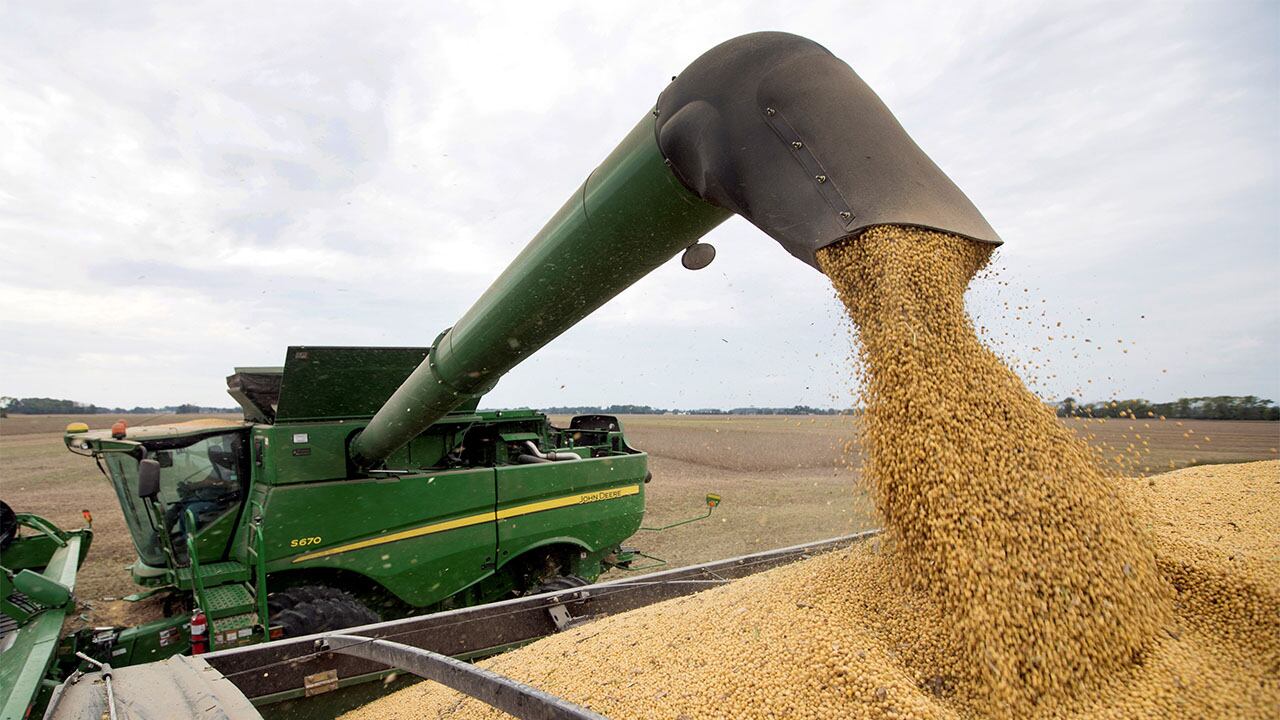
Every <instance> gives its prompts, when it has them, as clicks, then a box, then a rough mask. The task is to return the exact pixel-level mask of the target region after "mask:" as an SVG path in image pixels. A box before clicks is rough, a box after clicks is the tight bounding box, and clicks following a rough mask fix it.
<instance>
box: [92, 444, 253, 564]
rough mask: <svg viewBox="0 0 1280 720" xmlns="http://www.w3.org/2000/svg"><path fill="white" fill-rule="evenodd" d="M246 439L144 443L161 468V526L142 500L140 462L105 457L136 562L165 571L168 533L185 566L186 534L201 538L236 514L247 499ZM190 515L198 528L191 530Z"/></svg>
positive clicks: (127, 457)
mask: <svg viewBox="0 0 1280 720" xmlns="http://www.w3.org/2000/svg"><path fill="white" fill-rule="evenodd" d="M243 438H244V434H243V433H242V432H240V431H236V432H230V433H222V434H218V435H206V436H203V437H195V438H170V439H164V440H153V441H149V442H147V443H146V448H147V457H150V458H153V459H155V460H156V461H158V462H159V463H160V493H159V495H158V497H157V500H159V508H158V510H159V513H158V514H159V522H160V524H161V525H162V527H159V528H157V527H156V522H155V520H153V519H152V516H151V515H150V513H148V511H147V508H146V504H145V501H144V500H142V499H141V498H139V497H138V495H137V488H138V458H137V457H136V456H133V455H126V454H124V453H107V455H106V461H107V465H108V467H109V468H110V470H111V475H112V477H113V478H115V479H116V482H115V483H113V484H114V485H115V487H116V494H117V495H118V496H119V498H120V503H121V507H122V508H124V510H125V520H126V521H127V522H128V524H129V530H130V532H131V533H132V534H133V540H134V546H135V547H136V548H137V550H138V556H139V557H141V558H142V560H143V562H145V563H146V564H148V565H152V566H158V567H163V566H164V565H165V564H166V563H165V556H164V545H163V544H162V542H161V536H160V531H163V532H167V533H169V536H170V538H171V539H172V544H173V550H174V553H175V554H176V555H177V556H178V557H177V559H178V561H179V562H185V561H186V555H187V548H186V537H185V535H186V533H187V532H198V531H200V530H202V529H204V528H206V527H208V526H209V525H211V524H213V523H214V522H216V521H218V520H219V519H221V518H222V517H223V516H225V515H227V514H229V513H232V512H235V511H236V510H237V509H238V508H239V507H240V501H241V498H242V497H243V496H244V480H245V479H246V477H247V473H246V470H247V468H245V467H244V462H245V455H244V452H243V450H244V439H243ZM188 511H190V512H191V514H192V516H193V517H194V520H195V527H194V528H191V527H188V525H187V522H186V519H185V517H186V514H187V512H188Z"/></svg>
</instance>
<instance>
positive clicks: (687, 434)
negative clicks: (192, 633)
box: [0, 415, 1280, 617]
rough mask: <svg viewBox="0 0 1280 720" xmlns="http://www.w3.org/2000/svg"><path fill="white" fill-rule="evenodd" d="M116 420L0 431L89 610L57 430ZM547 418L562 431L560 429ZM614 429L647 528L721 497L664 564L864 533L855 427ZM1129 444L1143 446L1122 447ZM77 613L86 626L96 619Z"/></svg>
mask: <svg viewBox="0 0 1280 720" xmlns="http://www.w3.org/2000/svg"><path fill="white" fill-rule="evenodd" d="M126 417H127V419H128V421H129V423H130V425H135V426H136V425H143V424H147V423H148V422H153V423H154V422H162V421H163V422H171V421H173V420H174V419H175V416H172V415H167V416H151V417H144V416H126ZM192 417H193V416H192ZM115 419H116V417H115V416H108V415H99V416H90V417H87V418H79V417H69V416H25V417H24V416H15V417H10V418H5V419H0V499H3V500H5V501H6V502H8V503H9V504H10V505H11V506H12V507H13V508H14V509H15V510H16V511H18V512H30V513H35V514H38V515H43V516H45V517H47V518H49V519H51V520H53V521H54V522H56V523H58V524H59V525H61V526H63V527H79V526H80V525H81V524H82V523H83V521H82V519H81V516H80V511H81V509H88V510H90V511H91V512H92V513H93V518H94V530H95V537H94V541H93V548H92V550H91V552H90V554H89V558H88V560H87V561H86V562H85V565H84V567H83V568H82V569H81V572H80V576H79V588H78V593H77V595H78V596H79V597H80V598H81V599H82V600H85V601H89V602H90V603H95V602H99V601H100V600H101V599H102V598H104V597H111V598H118V597H121V596H123V595H127V594H129V593H131V592H134V591H135V589H136V588H135V587H134V585H133V584H132V581H131V580H130V578H129V573H128V571H127V570H126V567H127V566H128V565H129V564H130V563H131V562H132V561H133V559H134V551H133V546H132V543H131V541H130V539H129V536H128V532H127V530H126V528H125V524H124V518H123V516H122V515H121V513H120V509H119V506H118V503H117V501H116V498H115V494H114V493H113V491H112V489H111V487H110V485H108V484H107V482H106V480H104V479H103V478H102V476H101V475H100V474H99V472H98V469H97V467H95V465H94V463H93V461H92V460H90V459H88V458H84V457H80V456H76V455H72V454H71V453H69V452H68V451H67V450H66V449H65V447H63V444H62V439H61V432H62V429H63V428H64V427H65V426H66V425H67V423H69V422H72V421H76V420H83V421H85V422H88V423H89V424H90V426H91V427H94V428H99V427H109V426H110V424H111V423H112V422H113V421H114V420H115ZM176 419H178V420H183V419H190V417H187V416H178V417H177V418H176ZM553 419H554V420H556V421H558V422H564V423H567V418H562V417H556V418H553ZM1068 422H1070V423H1071V425H1072V426H1073V427H1074V428H1075V429H1076V430H1077V431H1078V432H1080V433H1082V434H1085V435H1087V434H1090V433H1092V434H1095V435H1096V436H1097V437H1096V438H1095V440H1094V442H1097V443H1107V444H1108V445H1109V446H1111V447H1118V448H1125V447H1126V446H1128V445H1129V444H1131V443H1132V444H1134V445H1135V446H1141V447H1145V448H1146V449H1148V450H1149V452H1148V454H1147V455H1146V456H1145V458H1144V460H1143V463H1142V464H1143V465H1145V466H1148V467H1151V468H1152V472H1159V471H1161V470H1167V469H1169V468H1170V463H1172V464H1173V466H1174V467H1185V466H1187V465H1190V464H1205V463H1220V462H1242V461H1248V460H1266V459H1273V458H1275V457H1276V446H1277V445H1278V444H1280V424H1278V423H1264V422H1235V421H1193V420H1185V421H1174V420H1167V421H1159V420H1157V419H1149V420H1141V419H1140V420H1137V421H1124V420H1110V421H1107V422H1106V423H1098V422H1085V421H1081V420H1071V421H1068ZM1179 422H1180V423H1181V424H1178V423H1179ZM624 424H625V428H626V431H627V436H628V439H629V440H630V442H631V444H632V445H633V446H635V447H637V448H639V449H641V450H645V451H647V452H648V453H649V454H650V469H651V470H652V472H653V481H652V482H651V483H650V484H649V485H648V487H647V492H648V515H647V517H646V524H647V525H651V526H660V525H666V524H669V523H673V522H676V521H679V520H683V519H686V518H689V517H693V516H695V515H698V514H701V513H702V512H703V511H704V508H705V505H704V497H705V495H706V494H707V493H712V492H713V493H718V494H719V495H721V496H722V497H723V503H722V504H721V505H720V507H719V508H717V509H716V511H715V512H714V514H713V515H712V516H711V517H710V518H709V519H707V520H703V521H701V522H696V523H691V524H689V525H684V526H681V527H678V528H674V529H671V530H668V531H665V532H641V533H639V534H638V535H637V536H636V537H634V538H633V539H632V540H631V541H630V542H629V544H631V545H635V546H637V547H639V548H641V549H642V550H644V551H645V552H646V553H649V554H651V555H654V556H657V557H660V558H663V559H665V560H667V561H668V562H669V563H671V564H672V565H686V564H691V563H697V562H704V561H708V560H715V559H720V558H725V557H732V556H735V555H741V554H745V553H750V552H755V551H758V550H765V549H769V548H775V547H784V546H787V545H794V544H797V543H802V542H806V541H810V540H818V539H822V538H827V537H833V536H836V535H842V534H846V533H851V532H857V531H859V530H863V529H867V528H871V527H875V526H876V521H875V519H874V517H873V515H872V504H871V501H870V498H869V497H868V496H867V493H866V490H865V489H864V488H863V487H862V486H861V485H860V483H859V482H858V466H859V463H860V459H859V457H858V454H857V451H856V445H853V446H852V452H850V453H846V451H845V447H846V445H847V444H849V443H850V441H851V440H852V438H854V436H855V433H856V427H855V420H854V418H851V417H841V416H818V417H794V416H689V415H680V416H669V415H666V416H631V417H626V418H624ZM1147 425H1149V426H1150V427H1146V426H1147ZM1135 435H1141V436H1142V437H1141V438H1137V439H1135V437H1134V436H1135ZM1206 437H1207V438H1209V439H1208V440H1206V439H1205V438H1206ZM1143 441H1145V442H1146V443H1147V444H1146V445H1145V446H1143V445H1142V443H1143ZM1196 445H1199V446H1200V447H1199V448H1196V447H1195V446H1196ZM1104 452H1106V453H1107V454H1110V455H1114V454H1115V451H1110V450H1104ZM1141 470H1142V467H1136V468H1135V469H1134V471H1135V472H1140V471H1141ZM101 607H102V608H105V607H106V605H105V604H102V605H101ZM87 609H88V610H89V614H90V616H91V617H93V616H95V615H96V614H97V613H96V608H94V607H89V608H87Z"/></svg>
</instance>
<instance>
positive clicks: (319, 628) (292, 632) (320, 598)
mask: <svg viewBox="0 0 1280 720" xmlns="http://www.w3.org/2000/svg"><path fill="white" fill-rule="evenodd" d="M267 609H268V611H269V612H270V614H271V624H272V625H279V626H280V627H281V629H282V630H283V631H284V636H285V637H299V636H301V635H311V634H313V633H319V632H329V631H331V630H342V629H345V628H349V627H355V626H357V625H368V624H369V623H376V622H378V621H379V620H381V619H382V618H379V617H378V614H377V613H375V612H374V611H372V610H370V609H369V608H368V607H366V606H365V605H364V604H363V603H361V602H360V601H359V600H357V599H355V597H353V596H352V595H351V594H350V593H348V592H345V591H343V590H338V589H337V588H331V587H325V586H323V585H299V586H297V587H291V588H288V589H287V590H282V591H280V592H277V593H271V595H269V596H268V597H267Z"/></svg>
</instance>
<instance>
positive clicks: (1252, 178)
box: [0, 2, 1280, 406]
mask: <svg viewBox="0 0 1280 720" xmlns="http://www.w3.org/2000/svg"><path fill="white" fill-rule="evenodd" d="M760 29H781V30H787V31H791V32H797V33H800V34H804V35H807V36H810V37H813V38H814V39H816V40H818V41H819V42H822V43H823V44H825V45H827V46H828V47H829V48H831V49H832V50H833V51H834V52H835V53H836V54H837V55H839V56H840V57H842V58H844V59H845V60H847V61H848V62H850V64H851V65H853V67H854V68H855V69H857V70H858V72H859V73H861V74H862V76H863V77H864V78H865V79H866V80H867V81H868V82H869V83H870V84H871V85H872V87H874V88H876V90H877V92H879V93H880V95H881V96H882V97H883V98H884V99H885V101H886V102H887V103H888V105H889V106H890V107H891V108H892V109H893V110H894V111H895V113H896V114H897V115H898V117H899V119H900V120H902V122H903V124H904V125H905V126H906V127H907V129H908V130H909V131H910V132H911V133H912V134H913V136H914V137H915V138H916V139H917V141H918V142H919V143H920V144H921V146H922V147H924V148H925V150H926V151H927V152H928V153H929V154H930V155H931V156H932V157H933V158H934V159H935V160H936V161H937V162H938V163H939V164H940V165H941V166H942V167H943V168H944V169H945V170H946V171H947V172H948V173H949V174H951V175H952V176H953V178H954V179H955V180H956V181H957V183H958V184H959V185H960V186H961V187H962V188H964V189H965V191H966V192H967V193H968V194H969V195H970V196H971V197H972V198H973V199H974V201H975V202H976V204H977V205H978V206H979V207H981V208H982V209H983V211H984V213H985V214H986V215H987V216H988V218H989V219H990V220H991V221H992V223H993V224H994V225H995V226H996V227H997V229H998V230H999V231H1000V232H1001V234H1002V235H1003V236H1004V237H1005V239H1006V240H1007V245H1006V247H1005V248H1004V250H1003V251H1002V252H1001V257H1002V259H1001V263H1000V278H1001V279H1003V280H1004V281H1006V282H1009V283H1010V285H1009V286H1000V285H994V284H992V285H988V286H985V287H979V288H976V289H975V290H974V292H973V294H972V297H971V306H972V307H973V310H974V311H975V313H976V314H977V316H978V318H979V321H980V322H981V323H983V324H985V325H988V326H990V328H991V330H992V332H993V333H994V336H995V337H996V338H998V339H1000V341H1001V342H1002V343H1003V345H1002V347H1003V348H1005V349H1006V351H1007V352H1009V353H1011V354H1012V355H1017V356H1023V357H1035V358H1040V359H1043V360H1044V362H1045V363H1047V364H1048V365H1049V366H1050V369H1048V370H1044V371H1042V372H1041V374H1042V375H1043V376H1044V377H1042V378H1040V379H1039V382H1038V387H1039V389H1040V390H1041V392H1043V393H1045V394H1046V395H1047V396H1059V395H1063V394H1068V393H1071V392H1073V391H1075V390H1076V389H1077V388H1078V387H1080V386H1086V387H1087V388H1099V387H1103V386H1105V388H1104V389H1103V390H1102V391H1101V392H1117V393H1120V394H1124V395H1146V396H1150V397H1154V398H1161V399H1162V398H1168V397H1175V396H1178V395H1195V394H1211V393H1212V394H1216V393H1222V392H1236V393H1250V394H1263V395H1269V396H1273V397H1277V398H1278V399H1280V373H1277V372H1276V366H1275V362H1274V359H1273V358H1274V357H1275V353H1276V350H1278V349H1280V283H1277V282H1276V281H1277V277H1276V275H1277V270H1278V269H1280V243H1277V241H1276V239H1277V237H1280V214H1278V213H1277V210H1276V208H1277V201H1278V200H1280V180H1278V169H1277V164H1278V160H1277V159H1278V158H1280V130H1278V129H1277V128H1280V122H1277V120H1280V90H1278V89H1277V88H1280V52H1278V51H1277V49H1276V47H1275V45H1274V37H1276V35H1277V33H1278V32H1280V10H1277V9H1276V7H1275V6H1274V5H1271V4H1266V3H1259V4H1243V3H1236V4H1231V5H1218V4H1185V5H1182V4H1175V5H1168V4H1164V3H1159V4H1142V3H1138V4H1127V5H1125V6H1123V7H1120V6H1116V5H1114V4H1079V3H1073V4H1071V5H1069V6H1063V5H1061V4H1059V3H1048V2H1044V3H1022V2H1019V3H1003V4H988V3H983V4H964V3H953V4H946V5H938V4H936V3H880V4H871V3H858V4H852V5H850V4H849V3H837V2H815V3H806V4H805V5H804V6H803V7H784V6H781V5H777V4H771V3H763V2H747V3H727V2H725V3H714V2H713V3H700V4H698V5H697V6H695V7H684V8H681V9H680V10H679V11H675V10H665V9H662V8H655V7H651V6H645V7H643V8H642V7H639V6H629V5H626V4H617V3H603V4H602V3H594V4H589V3H554V4H550V5H548V4H528V3H525V4H519V3H512V4H503V5H500V6H474V5H472V4H467V3H457V2H455V3H447V2H446V3H431V4H422V3H405V4H402V5H392V4H383V5H378V6H366V5H363V4H356V3H338V4H325V5H321V6H317V5H314V4H301V3H297V4H292V3H286V4H278V5H268V6H261V5H248V4H237V3H197V4H182V5H175V4H167V3H154V4H146V3H130V4H125V5H115V4H110V5H108V4H102V5H98V4H91V5H79V6H75V7H71V6H57V5H52V4H47V3H40V4H16V5H9V6H6V7H5V8H4V9H3V10H0V43H3V46H4V47H5V48H6V52H5V53H4V54H3V57H0V135H3V136H4V137H5V138H6V141H5V143H3V144H2V145H0V252H2V253H3V258H4V262H3V263H0V333H3V336H4V337H5V339H6V342H5V343H4V346H5V347H4V350H2V351H0V377H3V378H4V388H3V390H4V392H5V394H18V395H49V396H55V397H70V398H74V399H78V400H82V401H87V402H95V403H99V404H112V405H130V406H131V405H136V404H168V403H174V402H185V401H192V402H199V403H203V404H227V398H226V396H225V394H224V391H223V385H222V377H223V376H224V375H225V374H226V373H227V372H228V371H229V370H230V368H231V367H233V366H234V365H263V364H275V363H278V362H279V361H280V359H281V358H283V354H284V348H285V346H286V345H288V344H353V345H354V344H383V345H415V344H418V345H420V344H427V343H429V342H430V341H431V339H432V338H434V337H435V336H436V334H437V333H438V332H439V331H440V330H441V329H443V328H445V327H448V326H449V325H450V324H452V323H453V322H454V320H456V319H457V318H458V317H459V316H461V314H462V313H463V312H464V311H465V310H466V309H467V307H468V306H469V305H470V303H471V302H472V301H474V299H475V298H477V297H478V296H479V295H480V293H481V292H482V291H483V289H484V288H485V287H486V286H487V285H488V283H489V282H491V281H492V280H493V279H495V278H496V277H497V276H498V274H499V273H500V272H501V271H502V269H503V267H505V265H506V263H507V262H508V261H509V260H510V258H512V257H514V255H515V254H516V253H517V252H519V250H520V249H521V248H522V247H523V246H524V245H525V243H526V242H527V241H528V239H529V238H530V237H532V235H533V234H534V233H536V232H537V230H538V229H539V228H540V227H541V226H542V224H543V223H544V222H546V220H547V218H549V217H550V216H551V214H552V213H553V212H554V211H555V210H556V209H557V208H558V207H560V205H561V204H562V203H563V202H564V201H565V199H566V198H568V197H569V196H570V195H571V194H572V193H573V192H574V191H575V189H576V188H578V186H579V185H580V184H581V182H582V181H583V179H584V178H585V177H586V175H587V174H588V173H589V172H590V171H591V169H592V168H593V167H594V166H595V165H596V163H598V162H599V161H600V160H601V159H602V158H603V157H604V156H605V155H606V154H607V153H608V152H609V150H611V149H612V148H613V146H614V145H615V144H616V143H617V141H618V140H619V139H620V138H621V137H622V136H623V135H624V134H625V133H626V132H627V130H629V129H630V128H631V127H632V125H633V124H634V123H635V122H636V121H637V120H639V119H640V118H641V117H643V116H644V114H645V113H646V112H647V110H648V109H649V107H651V105H652V102H653V100H654V98H655V97H656V95H657V93H658V92H659V91H660V90H661V88H662V87H663V85H664V84H665V82H666V81H667V79H668V78H669V77H670V76H671V75H672V74H675V73H676V72H678V71H679V70H680V69H682V68H683V67H684V65H686V64H687V63H688V62H689V61H690V60H692V59H693V58H694V57H696V56H697V55H698V54H699V53H700V52H702V51H703V50H705V49H707V48H709V47H710V46H711V45H713V44H715V43H716V42H719V41H721V40H724V39H726V38H728V37H731V36H733V35H736V34H740V33H744V32H749V31H753V30H760ZM1224 38H1227V39H1229V41H1227V42H1224V41H1223V39H1224ZM707 240H708V241H709V242H711V243H713V244H714V245H716V247H717V249H718V251H719V256H718V258H717V260H716V261H715V263H714V264H712V265H711V266H710V267H709V268H707V269H706V270H703V271H699V272H696V273H691V272H688V271H685V270H683V269H682V268H681V267H680V266H679V264H678V263H677V262H671V263H668V264H667V265H664V266H663V267H662V268H660V269H658V270H657V271H655V272H654V273H653V274H652V275H651V276H649V277H647V278H645V279H644V280H642V281H641V282H640V283H637V285H636V286H634V287H633V288H631V289H629V290H626V291H625V292H623V293H622V294H621V295H620V296H619V297H618V298H617V299H616V300H614V301H613V302H612V303H610V304H609V305H607V306H606V307H605V308H603V309H602V310H601V311H600V312H599V313H598V314H597V315H596V316H594V317H592V318H589V319H588V320H586V321H585V322H583V323H582V324H581V325H579V326H578V327H576V328H573V329H571V330H569V331H568V332H567V333H565V335H564V336H562V337H561V338H559V339H558V340H556V341H553V342H552V343H551V344H550V345H548V346H547V348H546V349H545V350H544V351H542V352H541V353H539V354H538V355H536V356H534V357H533V358H531V359H530V360H529V361H528V362H526V363H525V364H524V365H522V366H520V367H519V368H517V369H516V370H515V371H514V372H513V373H512V374H511V376H510V377H508V378H507V379H506V380H504V381H503V382H502V384H501V385H500V386H499V388H498V389H497V390H496V391H495V392H494V393H493V395H492V396H491V398H490V400H489V402H491V403H492V404H498V405H504V404H534V405H538V404H582V403H608V402H636V403H649V404H655V405H675V404H678V405H682V406H734V405H744V404H792V403H808V404H815V405H829V404H833V403H843V402H847V399H848V384H849V379H848V374H847V372H846V371H845V369H844V368H846V367H847V357H848V352H849V348H848V339H847V335H846V330H845V321H844V320H843V318H842V316H841V313H840V312H839V309H838V307H837V306H836V304H835V303H834V301H833V300H832V298H831V292H830V290H829V288H828V287H827V286H826V284H825V281H824V280H823V279H822V278H821V276H819V275H817V274H816V273H814V272H813V270H812V269H811V268H808V267H806V266H804V265H802V264H800V263H796V262H793V261H791V260H789V259H788V258H787V256H786V255H785V253H783V252H782V251H781V250H780V249H779V248H777V247H776V245H775V244H774V243H772V241H770V240H768V239H767V238H766V237H765V236H763V235H762V234H761V233H759V232H758V231H757V230H755V229H754V228H753V227H751V226H750V225H748V224H747V223H745V222H741V221H737V220H731V221H729V222H727V223H725V224H724V225H723V226H721V227H720V228H718V229H717V230H715V231H713V232H712V233H711V234H710V236H709V237H708V238H707ZM1024 288H1025V289H1026V290H1027V292H1026V293H1023V292H1022V290H1023V289H1024ZM1022 295H1027V296H1028V297H1032V298H1033V300H1036V301H1038V300H1044V301H1045V303H1043V304H1044V306H1045V308H1046V310H1044V311H1043V312H1046V313H1047V317H1046V318H1045V319H1046V320H1052V322H1058V321H1062V322H1063V323H1064V326H1068V327H1070V328H1072V329H1073V330H1074V331H1077V332H1076V333H1075V334H1077V336H1078V337H1083V336H1084V334H1085V333H1087V334H1088V335H1089V336H1091V337H1090V339H1091V340H1094V339H1105V340H1107V341H1108V342H1112V344H1114V342H1113V341H1114V340H1115V339H1123V340H1125V342H1126V343H1127V344H1122V345H1120V347H1121V348H1122V349H1123V348H1127V349H1129V350H1130V352H1129V353H1123V352H1121V350H1114V349H1111V348H1110V346H1108V349H1107V350H1105V351H1098V350H1089V351H1088V352H1086V353H1084V355H1083V356H1082V357H1077V356H1080V355H1081V350H1080V348H1079V347H1077V346H1075V345H1071V344H1069V343H1066V342H1065V341H1063V340H1061V339H1057V340H1055V341H1054V344H1053V345H1052V346H1049V345H1047V344H1046V342H1045V341H1044V340H1043V338H1042V336H1045V335H1047V333H1045V332H1043V328H1042V327H1040V325H1038V324H1036V323H1034V322H1033V323H1032V324H1031V325H1028V324H1027V322H1026V320H1025V319H1021V320H1017V321H1015V320H1013V319H1012V318H1013V316H1016V315H1018V313H1019V312H1020V311H1017V310H1011V311H1010V312H1009V313H1006V312H1005V309H1004V307H1003V303H1004V302H1005V301H1006V300H1009V301H1011V305H1010V307H1011V308H1017V307H1018V306H1019V304H1021V302H1022V301H1021V296H1022ZM1143 316H1145V317H1143ZM1038 317H1039V316H1038V315H1037V318H1038ZM1086 318H1087V320H1086ZM1052 322H1050V323H1048V324H1049V325H1050V326H1052ZM1092 336H1097V338H1094V337H1092ZM1037 347H1039V348H1041V349H1040V350H1033V348H1037ZM1048 347H1052V348H1053V349H1052V350H1049V349H1047V348H1048ZM1053 368H1056V370H1055V369H1053ZM1166 370H1167V372H1164V371H1166ZM1050 376H1052V377H1050ZM1091 380H1092V381H1094V382H1092V383H1091V382H1089V381H1091ZM561 386H564V389H561ZM806 388H807V389H806ZM1076 394H1077V395H1079V393H1076ZM1089 397H1094V396H1093V395H1089Z"/></svg>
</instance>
